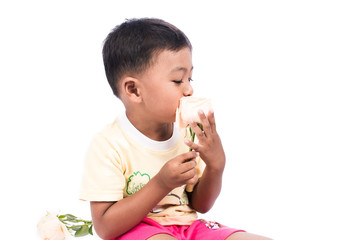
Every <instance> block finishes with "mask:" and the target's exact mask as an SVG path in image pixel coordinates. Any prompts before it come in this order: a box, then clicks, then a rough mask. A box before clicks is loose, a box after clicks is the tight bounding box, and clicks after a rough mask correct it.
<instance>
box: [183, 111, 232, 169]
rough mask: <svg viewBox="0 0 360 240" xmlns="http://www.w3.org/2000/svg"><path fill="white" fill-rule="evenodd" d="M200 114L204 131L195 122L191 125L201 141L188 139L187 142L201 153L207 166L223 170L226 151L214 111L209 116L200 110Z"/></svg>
mask: <svg viewBox="0 0 360 240" xmlns="http://www.w3.org/2000/svg"><path fill="white" fill-rule="evenodd" d="M198 114H199V117H200V120H201V122H200V124H201V125H202V126H203V131H202V130H201V129H200V127H199V126H198V125H197V124H196V123H194V122H193V123H190V127H191V129H192V130H193V131H194V132H195V134H196V137H197V138H198V140H199V142H198V143H197V144H196V143H193V142H191V141H189V140H188V139H186V140H185V144H186V145H187V146H189V147H190V148H192V149H194V150H195V151H196V152H199V153H200V157H201V159H202V160H203V161H204V162H205V163H206V167H207V168H209V169H214V170H220V171H222V170H223V169H224V167H225V153H224V149H223V146H222V143H221V140H220V136H219V135H218V133H217V131H216V125H215V117H214V112H210V113H209V114H208V117H206V115H205V114H204V112H202V111H199V112H198Z"/></svg>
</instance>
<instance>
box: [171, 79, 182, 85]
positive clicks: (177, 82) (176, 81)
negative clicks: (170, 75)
mask: <svg viewBox="0 0 360 240" xmlns="http://www.w3.org/2000/svg"><path fill="white" fill-rule="evenodd" d="M173 82H174V83H176V84H180V83H183V80H174V81H173Z"/></svg>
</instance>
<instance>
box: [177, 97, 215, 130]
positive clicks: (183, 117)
mask: <svg viewBox="0 0 360 240" xmlns="http://www.w3.org/2000/svg"><path fill="white" fill-rule="evenodd" d="M199 110H202V111H203V112H204V113H205V115H208V113H209V112H210V111H212V110H213V109H212V105H211V101H210V100H209V99H206V98H198V97H193V96H190V97H182V98H181V99H180V104H179V108H178V109H177V113H176V118H177V122H178V124H179V126H180V128H184V127H186V126H187V125H188V124H189V123H191V122H196V123H200V118H199V114H198V111H199Z"/></svg>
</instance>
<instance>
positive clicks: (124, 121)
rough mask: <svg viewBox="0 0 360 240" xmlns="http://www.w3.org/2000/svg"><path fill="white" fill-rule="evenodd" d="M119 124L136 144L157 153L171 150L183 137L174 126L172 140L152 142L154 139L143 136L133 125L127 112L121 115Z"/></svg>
mask: <svg viewBox="0 0 360 240" xmlns="http://www.w3.org/2000/svg"><path fill="white" fill-rule="evenodd" d="M119 124H120V126H121V127H122V128H123V130H124V131H125V133H126V134H127V135H128V136H130V137H131V138H132V139H134V140H135V141H136V142H138V143H140V144H141V145H143V146H145V147H147V148H150V149H152V150H157V151H166V150H170V149H171V148H173V147H174V146H175V145H176V144H177V143H178V141H179V138H180V135H181V134H180V131H179V129H178V128H177V127H176V124H174V127H173V134H172V136H171V138H169V139H168V140H166V141H155V140H152V139H150V138H148V137H147V136H145V135H144V134H142V133H141V132H140V131H139V130H137V129H136V128H135V127H134V125H132V123H131V122H130V121H129V119H128V118H127V116H126V114H125V112H123V113H122V114H120V116H119Z"/></svg>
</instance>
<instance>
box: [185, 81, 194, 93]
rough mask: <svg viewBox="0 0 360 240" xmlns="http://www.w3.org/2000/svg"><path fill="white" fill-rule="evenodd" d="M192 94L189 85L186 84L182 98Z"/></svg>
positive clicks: (191, 88)
mask: <svg viewBox="0 0 360 240" xmlns="http://www.w3.org/2000/svg"><path fill="white" fill-rule="evenodd" d="M193 93H194V89H193V87H192V86H191V84H190V83H188V84H186V87H185V89H184V96H191V95H193Z"/></svg>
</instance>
